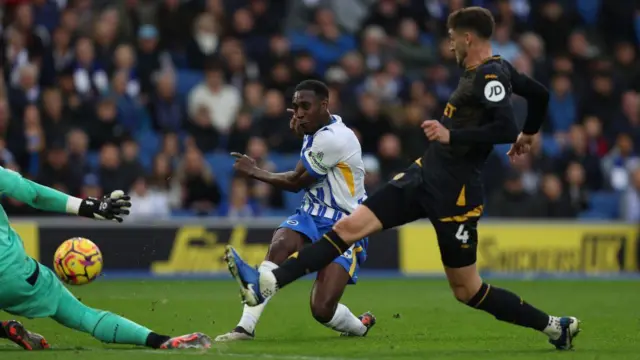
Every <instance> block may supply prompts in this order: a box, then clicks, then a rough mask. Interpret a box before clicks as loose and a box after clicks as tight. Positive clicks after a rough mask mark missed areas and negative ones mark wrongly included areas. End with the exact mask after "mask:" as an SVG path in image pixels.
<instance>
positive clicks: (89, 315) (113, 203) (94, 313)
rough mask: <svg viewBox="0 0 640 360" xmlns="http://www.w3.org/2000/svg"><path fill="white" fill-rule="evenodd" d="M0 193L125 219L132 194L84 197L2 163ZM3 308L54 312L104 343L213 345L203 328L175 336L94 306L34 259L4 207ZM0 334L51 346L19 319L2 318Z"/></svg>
mask: <svg viewBox="0 0 640 360" xmlns="http://www.w3.org/2000/svg"><path fill="white" fill-rule="evenodd" d="M0 193H2V194H4V195H6V196H9V197H11V198H14V199H16V200H18V201H21V202H23V203H26V204H28V205H30V206H33V207H34V208H36V209H40V210H44V211H51V212H58V213H68V214H74V215H78V216H83V217H88V218H92V219H97V220H109V221H117V222H122V217H123V216H125V215H128V214H129V208H130V207H131V202H130V198H129V196H128V195H125V193H124V192H123V191H120V190H118V191H114V192H112V193H111V194H110V195H109V196H105V197H104V198H102V199H93V198H87V199H79V198H76V197H73V196H70V195H66V194H64V193H61V192H59V191H57V190H54V189H51V188H48V187H46V186H42V185H39V184H36V183H34V182H32V181H30V180H27V179H25V178H23V177H22V176H20V174H18V173H17V172H15V171H12V170H7V169H5V168H2V167H0ZM0 284H1V285H0V309H1V310H4V311H6V312H8V313H10V314H13V315H18V316H24V317H27V318H44V317H51V318H52V319H53V320H55V321H57V322H58V323H60V324H62V325H64V326H66V327H69V328H71V329H75V330H79V331H82V332H84V333H87V334H90V335H91V336H93V337H95V338H96V339H98V340H100V341H102V342H105V343H116V344H131V345H141V346H147V347H150V348H154V349H176V348H178V349H183V348H208V347H210V346H211V339H210V338H209V337H208V336H207V335H204V334H201V333H193V334H189V335H184V336H178V337H174V338H171V337H169V336H166V335H160V334H157V333H155V332H153V331H151V330H149V329H147V328H145V327H143V326H140V325H138V324H136V323H134V322H132V321H130V320H127V319H125V318H123V317H121V316H118V315H116V314H113V313H110V312H108V311H104V310H98V309H93V308H90V307H88V306H86V305H84V304H83V303H81V302H80V301H78V300H77V299H76V298H75V296H73V295H72V294H71V293H70V292H69V291H68V290H67V289H66V288H65V287H64V285H63V284H62V283H61V282H60V280H58V278H57V276H56V275H55V274H54V273H53V271H51V270H50V269H49V268H48V267H46V266H44V265H42V264H40V263H38V262H37V261H35V260H34V259H32V258H30V257H29V256H28V255H27V254H26V253H25V250H24V247H23V244H22V240H21V239H20V236H19V235H18V234H17V233H16V232H15V231H14V230H13V229H12V228H11V226H10V225H9V219H8V217H7V214H6V213H5V211H4V209H3V208H2V207H1V206H0ZM0 338H6V339H9V340H11V341H13V342H14V343H16V344H18V345H20V346H21V347H22V348H24V349H26V350H41V349H48V348H49V344H47V341H46V340H45V339H44V337H42V336H41V335H39V334H35V333H31V332H29V331H27V330H26V329H25V328H24V327H23V326H22V324H20V323H19V322H17V321H14V320H12V321H3V322H0Z"/></svg>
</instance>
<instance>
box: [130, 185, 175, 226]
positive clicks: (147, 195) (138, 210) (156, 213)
mask: <svg viewBox="0 0 640 360" xmlns="http://www.w3.org/2000/svg"><path fill="white" fill-rule="evenodd" d="M129 194H130V195H131V214H130V215H129V218H133V220H134V221H135V220H141V219H162V218H166V217H168V216H169V215H170V213H171V211H170V207H169V196H168V195H167V193H166V192H163V191H157V190H155V189H152V188H149V187H148V183H147V180H146V179H145V178H144V177H138V178H137V179H136V180H135V181H134V182H133V186H132V187H131V191H130V193H129Z"/></svg>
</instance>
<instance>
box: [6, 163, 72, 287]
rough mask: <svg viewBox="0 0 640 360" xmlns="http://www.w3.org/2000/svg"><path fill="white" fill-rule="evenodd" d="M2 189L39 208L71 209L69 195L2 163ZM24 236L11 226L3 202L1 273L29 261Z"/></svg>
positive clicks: (61, 211)
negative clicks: (29, 178) (3, 165)
mask: <svg viewBox="0 0 640 360" xmlns="http://www.w3.org/2000/svg"><path fill="white" fill-rule="evenodd" d="M0 193H1V194H2V195H3V196H8V197H10V198H13V199H16V200H18V201H20V202H23V203H25V204H28V205H30V206H33V207H34V208H36V209H40V210H44V211H51V212H59V213H64V212H67V211H68V209H67V203H68V200H69V198H70V196H69V195H67V194H64V193H62V192H60V191H58V190H54V189H52V188H49V187H46V186H42V185H40V184H36V183H35V182H33V181H31V180H27V179H25V178H23V177H22V176H21V175H20V174H18V173H17V172H15V171H13V170H8V169H5V168H3V167H0ZM27 260H28V257H27V256H26V255H25V252H24V247H23V245H22V240H21V239H20V236H18V234H17V233H16V232H15V231H14V230H13V228H11V224H10V223H9V217H8V216H7V213H6V212H5V211H4V208H2V206H0V276H2V275H6V273H8V272H11V271H12V269H11V266H12V265H16V264H20V263H21V262H24V261H27Z"/></svg>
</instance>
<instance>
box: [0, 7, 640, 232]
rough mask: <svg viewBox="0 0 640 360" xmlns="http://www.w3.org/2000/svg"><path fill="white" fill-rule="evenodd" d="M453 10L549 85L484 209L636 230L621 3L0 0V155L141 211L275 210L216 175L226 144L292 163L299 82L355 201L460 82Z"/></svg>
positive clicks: (634, 32)
mask: <svg viewBox="0 0 640 360" xmlns="http://www.w3.org/2000/svg"><path fill="white" fill-rule="evenodd" d="M468 5H480V6H484V7H488V8H489V9H491V11H492V12H493V13H494V15H495V17H496V21H497V26H496V31H495V38H494V41H493V48H494V52H495V54H499V55H502V56H503V57H504V58H505V59H507V60H509V61H511V62H512V63H513V64H514V65H515V67H516V68H517V69H518V70H519V71H521V72H523V73H526V74H529V75H530V76H532V77H534V78H535V79H537V80H538V81H540V82H542V83H543V84H545V85H546V86H547V87H548V88H549V89H550V92H551V102H550V105H549V111H548V120H547V121H546V123H545V125H544V129H543V132H542V133H541V134H540V135H539V136H538V139H537V141H536V144H535V146H534V149H533V152H532V154H531V155H530V156H528V157H526V158H525V159H523V160H522V161H521V162H519V163H517V164H514V165H510V164H508V162H507V161H506V159H505V156H504V153H505V152H506V149H505V148H504V147H503V146H499V147H496V150H495V151H494V154H493V155H492V157H491V158H490V159H489V161H488V163H487V166H486V171H485V177H486V194H487V207H486V209H487V214H488V215H489V216H500V217H541V218H575V217H579V216H580V217H590V218H622V219H625V220H628V221H639V220H640V166H639V165H640V162H639V158H638V157H637V155H638V149H637V148H635V146H637V145H638V144H640V143H639V142H638V141H639V140H640V115H639V112H640V111H639V109H640V102H639V96H638V92H639V91H640V66H639V65H640V64H639V62H638V45H639V44H640V7H638V6H637V4H635V3H634V2H633V1H631V0H629V1H627V0H624V1H622V0H616V1H612V0H606V1H605V0H539V1H538V0H469V1H463V0H349V1H331V0H290V1H285V0H282V1H276V0H4V7H3V8H2V10H1V11H2V13H1V16H2V27H1V38H0V62H1V63H2V69H3V75H4V76H2V78H1V80H0V135H1V136H0V161H1V162H2V163H3V164H4V165H3V166H5V167H6V168H10V169H14V170H17V171H20V172H21V173H22V174H24V176H26V177H29V178H32V179H34V180H36V181H38V182H40V183H42V184H45V185H48V186H52V187H54V188H57V189H59V190H62V191H65V192H67V193H70V194H74V195H79V196H80V195H81V196H100V195H101V194H104V193H107V192H109V191H112V190H114V189H129V190H130V191H131V193H132V196H133V198H134V206H135V208H134V209H133V213H134V215H135V216H140V217H144V216H153V217H156V218H157V217H162V216H171V215H176V216H177V215H209V216H230V217H252V216H264V215H280V214H284V213H288V212H290V211H291V208H292V207H294V206H295V205H296V204H295V202H296V198H291V197H290V196H288V195H286V194H283V193H282V192H280V191H277V190H275V189H273V188H271V187H270V186H267V185H265V184H261V183H258V182H255V181H251V180H248V179H246V178H242V177H237V176H234V175H233V173H232V172H231V171H228V168H229V167H230V166H231V165H230V164H232V160H231V162H230V160H228V159H227V158H229V156H228V152H230V151H238V152H243V153H247V154H248V155H250V156H252V157H254V158H256V160H257V161H258V163H259V164H260V165H261V166H262V167H265V168H268V169H271V170H273V171H276V170H278V171H284V170H287V168H291V167H293V166H295V162H296V159H297V153H298V152H299V149H300V145H301V144H300V140H299V139H296V138H295V136H294V135H293V134H291V132H290V131H289V128H288V124H289V121H288V114H287V112H286V108H287V105H288V103H289V101H290V99H291V96H292V93H293V88H294V87H295V85H296V84H297V83H298V82H299V81H301V80H304V79H310V78H315V79H320V80H323V81H325V82H326V83H327V84H328V85H329V86H330V110H331V111H332V112H334V113H337V114H340V115H341V116H342V117H343V119H345V122H346V123H347V125H348V126H350V127H351V128H352V129H353V130H354V131H355V132H356V134H357V135H358V136H359V138H360V140H361V144H362V149H363V152H364V153H365V164H366V170H367V180H366V184H367V187H368V191H369V192H372V191H374V190H375V189H376V187H377V186H379V185H380V184H381V183H382V182H384V181H386V180H387V179H389V178H390V177H392V176H393V175H394V174H395V173H396V172H398V171H400V170H401V169H402V168H403V167H405V166H407V165H408V164H410V163H411V162H412V161H413V160H415V159H416V158H418V157H419V156H420V155H421V154H422V153H423V151H424V150H425V148H426V146H428V142H427V140H426V139H425V137H424V135H423V133H422V131H421V130H420V128H419V124H420V123H421V121H423V120H424V119H433V118H439V117H440V116H441V114H442V111H443V108H444V105H445V104H446V102H447V99H448V97H449V95H450V94H451V92H452V91H453V90H454V89H455V87H456V85H457V81H458V76H459V75H460V73H461V69H459V68H458V67H457V66H456V64H455V59H454V57H453V56H452V54H451V53H450V52H449V42H448V39H447V29H446V27H445V22H446V18H447V15H448V14H449V12H451V11H453V10H456V9H459V8H461V7H463V6H468ZM513 103H514V108H515V111H516V115H517V118H518V119H519V120H520V121H524V117H525V114H526V101H524V100H523V99H521V98H517V97H515V98H514V99H513ZM225 159H227V160H225ZM225 169H226V170H225ZM2 205H3V206H4V207H5V209H6V210H7V212H8V213H9V214H23V215H35V214H36V212H35V210H32V209H30V208H28V207H26V206H25V205H23V204H20V203H19V202H16V201H14V200H11V199H7V198H4V199H3V200H2ZM37 215H42V214H37Z"/></svg>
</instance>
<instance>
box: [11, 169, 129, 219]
mask: <svg viewBox="0 0 640 360" xmlns="http://www.w3.org/2000/svg"><path fill="white" fill-rule="evenodd" d="M0 193H2V194H5V195H7V196H9V197H11V198H14V199H16V200H18V201H21V202H23V203H25V204H29V205H30V206H32V207H34V208H36V209H39V210H43V211H50V212H56V213H67V214H73V215H79V216H83V217H88V218H92V219H96V220H113V221H117V222H122V220H123V216H125V215H129V209H130V208H131V201H130V200H131V198H130V197H129V195H126V194H125V193H124V192H123V191H121V190H116V191H114V192H112V193H111V194H109V195H108V196H105V197H103V198H102V199H94V198H87V199H80V198H77V197H75V196H71V195H67V194H65V193H63V192H60V191H58V190H55V189H52V188H50V187H47V186H43V185H40V184H37V183H35V182H33V181H31V180H28V179H25V178H23V177H22V176H21V175H20V174H18V173H17V172H15V171H13V170H7V169H5V168H3V167H0Z"/></svg>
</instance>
